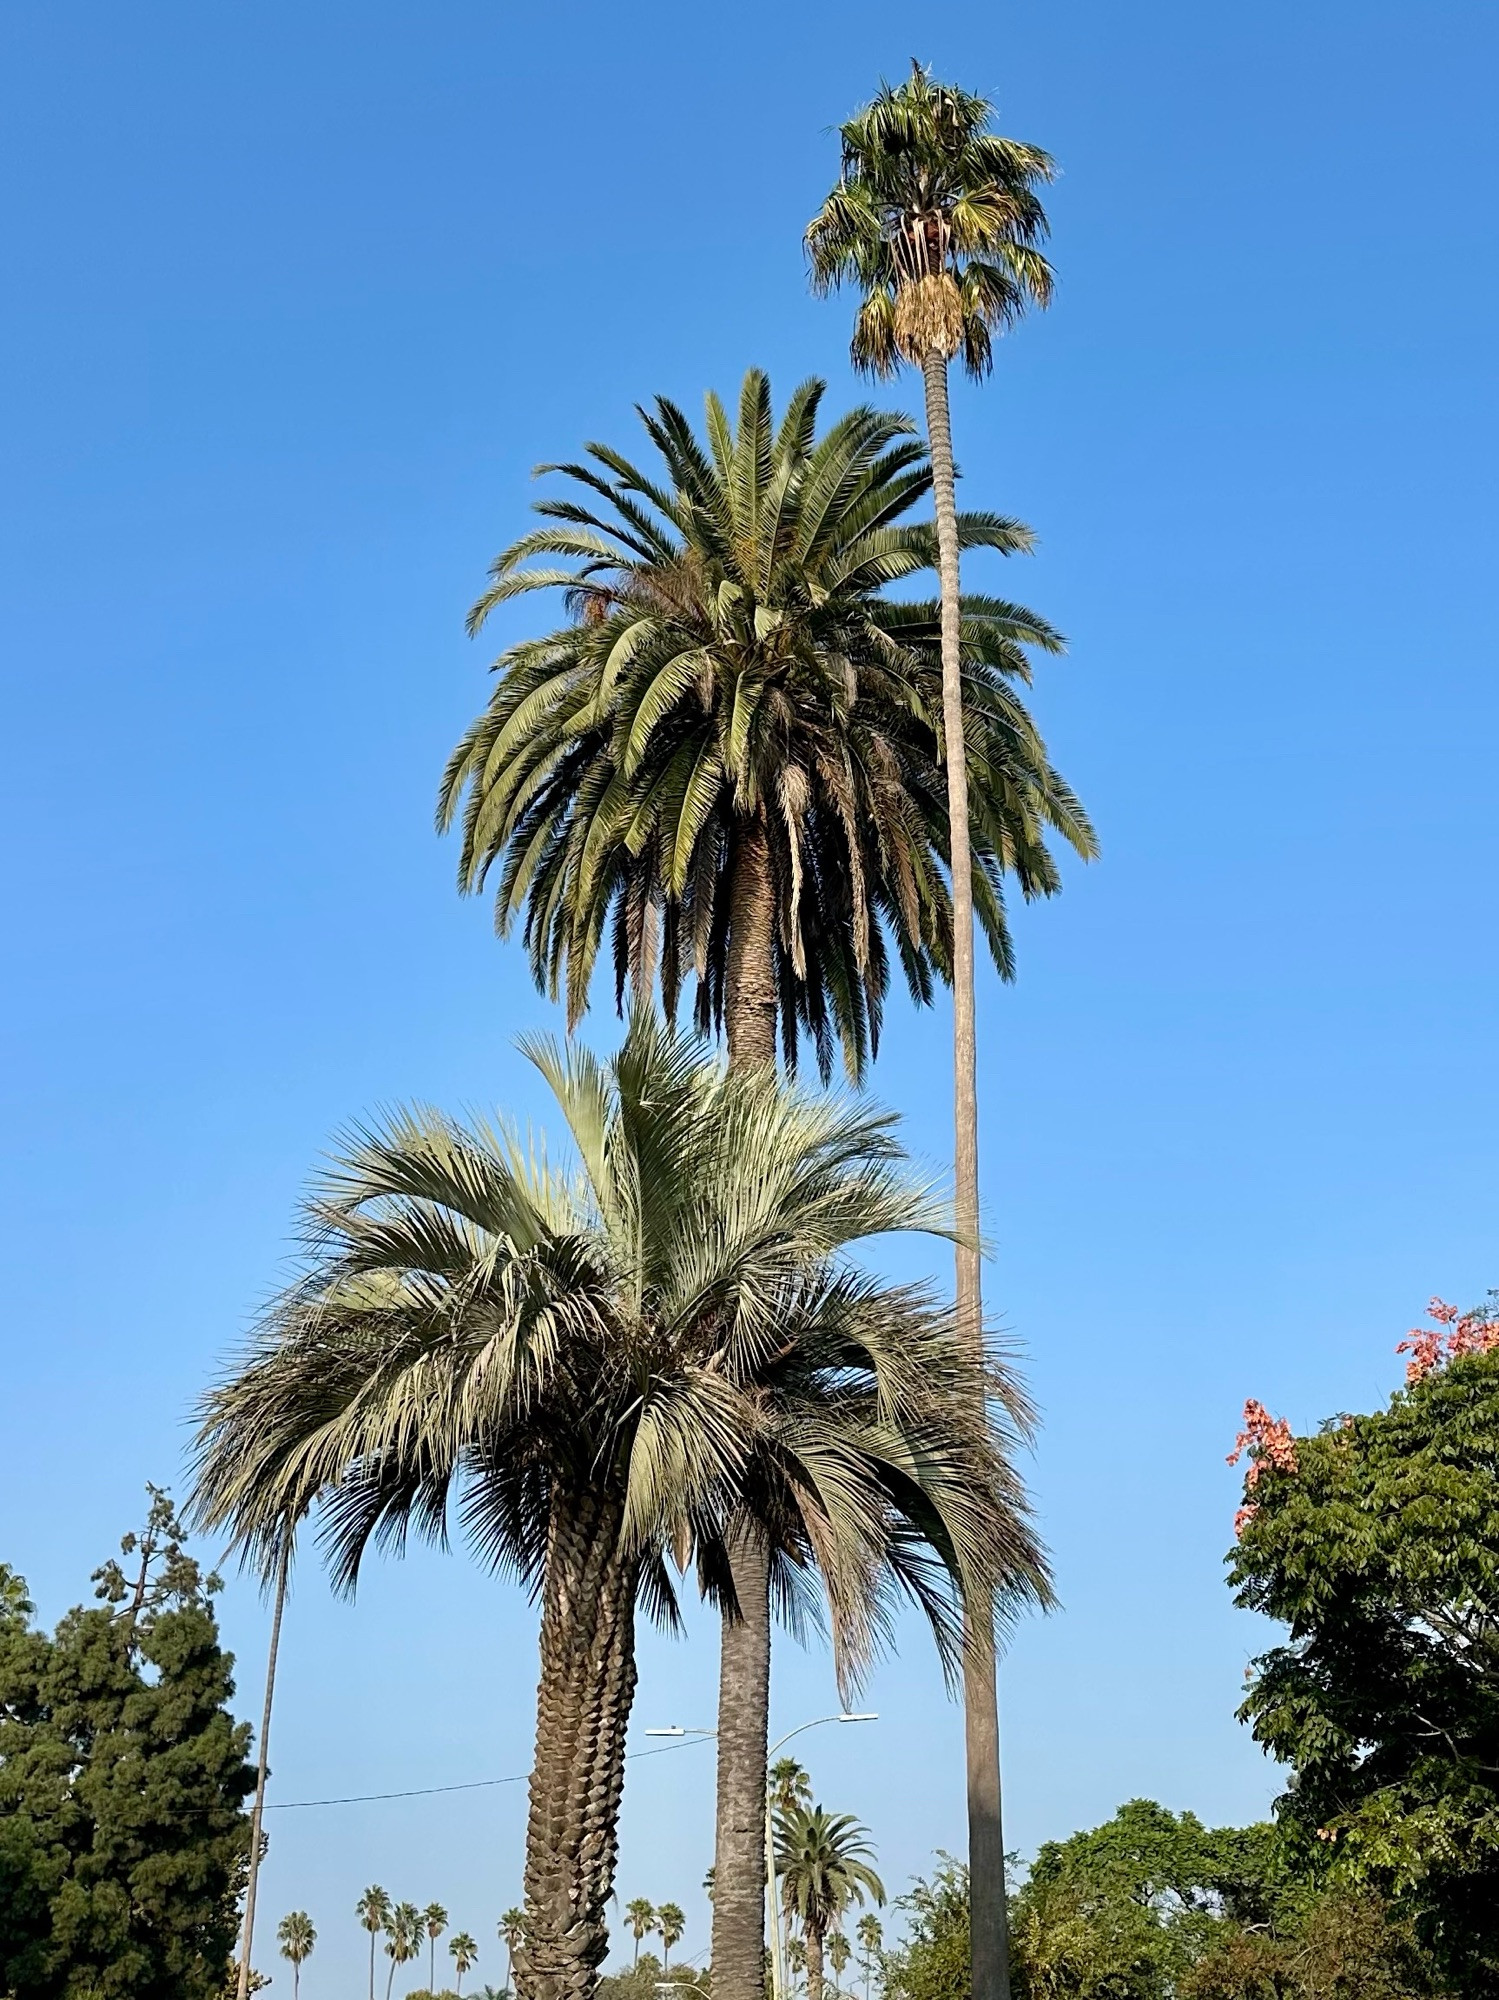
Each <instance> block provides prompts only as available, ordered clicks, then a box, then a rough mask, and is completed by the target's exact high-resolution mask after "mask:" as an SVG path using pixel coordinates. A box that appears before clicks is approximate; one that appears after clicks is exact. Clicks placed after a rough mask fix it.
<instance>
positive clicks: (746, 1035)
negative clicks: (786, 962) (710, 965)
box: [724, 818, 776, 1069]
mask: <svg viewBox="0 0 1499 2000" xmlns="http://www.w3.org/2000/svg"><path fill="white" fill-rule="evenodd" d="M775 935H776V904H775V878H774V876H773V875H772V873H771V864H770V835H769V833H768V832H767V831H766V827H765V822H764V820H763V818H757V819H755V820H752V821H751V822H750V824H749V826H748V827H747V828H746V829H745V831H744V833H743V834H742V835H741V837H740V842H739V852H738V855H737V857H736V865H735V869H734V886H733V889H732V890H731V891H730V901H729V963H728V968H727V974H726V980H725V988H726V990H725V993H724V1026H725V1029H726V1031H727V1036H728V1043H729V1067H730V1068H731V1069H742V1068H744V1067H746V1066H747V1065H751V1064H758V1065H760V1066H761V1067H763V1068H767V1069H769V1068H773V1067H774V1065H775V1059H776V962H775Z"/></svg>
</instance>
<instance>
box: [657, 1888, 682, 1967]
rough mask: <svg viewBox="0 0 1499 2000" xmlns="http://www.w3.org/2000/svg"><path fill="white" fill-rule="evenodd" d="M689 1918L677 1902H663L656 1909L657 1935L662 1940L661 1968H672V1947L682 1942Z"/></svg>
mask: <svg viewBox="0 0 1499 2000" xmlns="http://www.w3.org/2000/svg"><path fill="white" fill-rule="evenodd" d="M686 1928H687V1919H686V1917H685V1916H684V1915H683V1914H682V1911H681V1909H680V1907H679V1906H678V1905H677V1904H676V1903H662V1904H661V1906H660V1907H659V1909H658V1910H657V1911H656V1925H655V1929H656V1935H657V1937H658V1938H660V1940H661V1970H662V1971H663V1972H669V1971H670V1970H671V1948H672V1946H673V1945H674V1944H678V1943H680V1942H681V1937H682V1933H683V1931H684V1930H686Z"/></svg>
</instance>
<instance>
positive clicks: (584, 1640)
mask: <svg viewBox="0 0 1499 2000" xmlns="http://www.w3.org/2000/svg"><path fill="white" fill-rule="evenodd" d="M619 1527H620V1517H619V1508H618V1506H617V1505H616V1504H615V1503H614V1502H613V1501H610V1500H605V1499H601V1498H600V1497H599V1496H597V1495H596V1494H593V1493H588V1492H582V1493H567V1494H565V1493H557V1494H554V1496H553V1501H552V1518H551V1525H550V1530H549V1535H548V1545H547V1556H546V1580H545V1583H544V1584H543V1587H542V1597H541V1684H540V1687H539V1689H538V1691H537V1697H536V1761H535V1764H534V1766H533V1769H532V1772H531V1806H530V1816H529V1819H528V1821H527V1825H526V1872H525V1891H526V1930H525V1935H524V1937H523V1938H522V1939H521V1940H520V1943H519V1947H518V1949H517V1950H516V1953H515V1977H516V1991H517V1992H518V1993H519V1995H520V1996H521V2000H589V1996H591V1995H592V1993H593V1990H594V1986H595V1984H596V1981H597V1976H598V1968H599V1966H600V1965H601V1964H602V1963H603V1960H604V1956H605V1953H606V1952H607V1951H608V1949H609V1933H608V1928H607V1925H606V1922H605V1909H606V1905H607V1903H608V1900H609V1896H610V1893H611V1891H612V1889H613V1887H614V1866H615V1860H616V1857H617V1853H618V1832H617V1829H618V1821H619V1803H620V1797H621V1794H622V1793H623V1790H624V1775H625V1732H626V1729H627V1727H628V1725H629V1720H630V1705H631V1702H632V1701H633V1699H634V1694H635V1586H636V1581H637V1579H636V1572H635V1565H634V1564H633V1562H631V1561H628V1560H626V1559H624V1558H623V1557H622V1556H621V1555H620V1552H619Z"/></svg>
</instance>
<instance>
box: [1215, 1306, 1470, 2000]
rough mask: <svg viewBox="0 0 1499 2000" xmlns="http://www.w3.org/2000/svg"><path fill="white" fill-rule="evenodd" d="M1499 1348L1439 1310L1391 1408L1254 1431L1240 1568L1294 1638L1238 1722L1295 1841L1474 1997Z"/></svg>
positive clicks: (1411, 1345) (1240, 1577) (1255, 1597)
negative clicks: (1260, 1754) (1278, 1767)
mask: <svg viewBox="0 0 1499 2000" xmlns="http://www.w3.org/2000/svg"><path fill="white" fill-rule="evenodd" d="M1496 1339H1499V1325H1496V1323H1495V1321H1494V1319H1493V1316H1492V1313H1491V1311H1488V1310H1485V1311H1483V1312H1480V1313H1476V1314H1459V1313H1457V1312H1455V1311H1454V1310H1453V1309H1452V1308H1451V1307H1447V1306H1443V1305H1442V1304H1441V1303H1440V1302H1439V1301H1434V1302H1433V1325H1432V1326H1429V1327H1427V1328H1425V1329H1422V1330H1420V1331H1418V1332H1417V1333H1415V1334H1413V1335H1412V1336H1411V1339H1410V1340H1409V1341H1408V1342H1407V1343H1405V1346H1406V1349H1407V1351H1409V1352H1410V1353H1411V1356H1412V1359H1411V1363H1410V1367H1409V1371H1408V1373H1409V1380H1408V1382H1407V1385H1406V1387H1405V1388H1404V1389H1402V1390H1401V1391H1400V1392H1399V1393H1397V1394H1396V1395H1395V1396H1394V1397H1393V1398H1392V1399H1391V1401H1390V1404H1389V1406H1388V1408H1386V1409H1384V1410H1379V1411H1376V1412H1374V1413H1373V1414H1371V1415H1368V1416H1342V1417H1339V1418H1337V1419H1335V1420H1334V1421H1333V1422H1332V1423H1331V1424H1330V1425H1329V1426H1327V1427H1325V1428H1324V1429H1323V1430H1322V1431H1320V1432H1319V1433H1317V1434H1316V1435H1313V1436H1308V1437H1292V1436H1291V1434H1290V1431H1289V1427H1288V1426H1286V1425H1284V1424H1277V1423H1275V1422H1274V1420H1271V1419H1268V1418H1266V1417H1265V1416H1264V1415H1263V1413H1260V1414H1259V1416H1257V1417H1254V1419H1253V1421H1252V1422H1251V1425H1250V1437H1249V1448H1250V1452H1251V1464H1250V1484H1251V1491H1250V1493H1249V1496H1248V1504H1247V1505H1246V1507H1245V1509H1244V1510H1243V1512H1242V1513H1241V1516H1240V1537H1239V1542H1238V1546H1237V1549H1236V1550H1235V1552H1234V1554H1233V1556H1232V1558H1231V1570H1232V1580H1233V1582H1234V1584H1235V1585H1236V1586H1237V1590H1238V1602H1239V1603H1240V1604H1241V1605H1244V1606H1246V1607H1248V1608H1249V1609H1252V1610H1255V1611H1260V1612H1263V1613H1265V1614H1266V1615H1267V1616H1268V1617H1271V1618H1274V1619H1278V1620H1279V1621H1281V1623H1283V1624H1284V1625H1285V1626H1286V1627H1287V1628H1288V1634H1287V1638H1286V1640H1285V1642H1284V1643H1283V1644H1281V1645H1278V1646H1275V1647H1273V1648H1271V1649H1270V1650H1269V1651H1268V1652H1266V1653H1264V1654H1263V1655H1262V1656H1261V1657H1260V1658H1259V1659H1258V1660H1257V1661H1256V1662H1255V1666H1254V1677H1253V1681H1252V1683H1251V1685H1250V1688H1249V1692H1248V1696H1247V1698H1246V1700H1245V1703H1244V1707H1243V1710H1242V1714H1243V1716H1244V1717H1245V1719H1246V1720H1248V1721H1249V1722H1250V1723H1252V1725H1253V1727H1254V1733H1255V1736H1256V1737H1257V1738H1258V1740H1259V1741H1260V1742H1261V1743H1263V1744H1264V1745H1265V1746H1266V1747H1267V1748H1268V1749H1269V1750H1271V1751H1272V1752H1273V1753H1274V1754H1275V1755H1276V1756H1277V1757H1278V1758H1280V1759H1281V1760H1282V1761H1283V1762H1284V1763H1286V1764H1288V1765H1289V1766H1290V1767H1291V1769H1292V1773H1293V1775H1292V1779H1291V1783H1290V1786H1289V1788H1288V1789H1287V1791H1286V1794H1285V1796H1284V1797H1283V1799H1282V1800H1281V1802H1280V1807H1279V1811H1280V1815H1281V1818H1282V1820H1283V1822H1284V1824H1285V1826H1286V1828H1287V1830H1288V1832H1289V1833H1290V1834H1291V1835H1292V1836H1293V1837H1294V1838H1295V1839H1297V1840H1298V1841H1299V1843H1300V1845H1301V1848H1302V1851H1303V1854H1304V1856H1305V1857H1306V1859H1307V1861H1308V1863H1309V1864H1317V1865H1320V1866H1321V1868H1322V1869H1323V1870H1325V1872H1326V1873H1327V1874H1328V1875H1329V1877H1330V1878H1332V1879H1334V1880H1338V1881H1343V1882H1347V1883H1349V1884H1351V1885H1355V1886H1371V1887H1375V1888H1378V1889H1380V1890H1383V1891H1384V1892H1386V1893H1388V1894H1390V1895H1392V1896H1393V1897H1395V1898H1396V1899H1397V1901H1398V1903H1399V1904H1400V1906H1401V1907H1403V1908H1404V1909H1406V1910H1408V1911H1409V1912H1410V1913H1411V1915H1412V1916H1413V1918H1414V1920H1415V1922H1416V1924H1417V1926H1418V1928H1419V1930H1420V1932H1421V1934H1422V1936H1423V1937H1424V1938H1426V1939H1427V1940H1428V1941H1429V1942H1430V1944H1431V1945H1432V1947H1433V1948H1434V1950H1435V1951H1436V1952H1437V1954H1438V1956H1439V1957H1440V1959H1441V1960H1442V1962H1443V1963H1444V1964H1445V1965H1446V1966H1448V1968H1449V1969H1450V1970H1451V1971H1452V1973H1453V1974H1454V1976H1456V1977H1459V1978H1461V1979H1463V1980H1468V1981H1483V1980H1493V1979H1494V1978H1495V1977H1496V1976H1499V1348H1496V1347H1495V1345H1494V1341H1495V1340H1496ZM1256 1408H1257V1406H1256Z"/></svg>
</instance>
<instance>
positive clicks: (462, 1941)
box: [448, 1931, 479, 1994]
mask: <svg viewBox="0 0 1499 2000" xmlns="http://www.w3.org/2000/svg"><path fill="white" fill-rule="evenodd" d="M448 1950H449V1951H450V1952H451V1953H452V1957H453V1969H454V1971H455V1972H456V1973H457V1975H458V1991H459V1993H460V1994H461V1993H462V1991H463V1979H464V1974H465V1973H467V1972H468V1971H469V1970H470V1969H471V1968H472V1966H473V1964H474V1962H475V1960H476V1959H477V1958H478V1956H479V1947H478V1946H477V1945H476V1944H475V1943H474V1941H473V1939H472V1938H471V1937H470V1936H469V1934H468V1932H467V1931H455V1932H454V1934H453V1936H452V1937H450V1938H449V1939H448Z"/></svg>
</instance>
